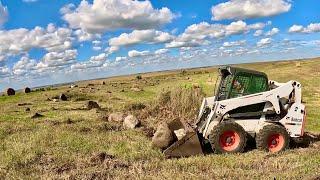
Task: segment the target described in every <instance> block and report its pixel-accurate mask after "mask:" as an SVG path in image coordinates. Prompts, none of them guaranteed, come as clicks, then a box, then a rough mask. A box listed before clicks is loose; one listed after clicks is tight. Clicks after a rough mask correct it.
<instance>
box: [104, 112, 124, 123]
mask: <svg viewBox="0 0 320 180" xmlns="http://www.w3.org/2000/svg"><path fill="white" fill-rule="evenodd" d="M123 118H124V114H123V113H121V112H116V113H111V114H109V117H108V121H113V122H122V121H123Z"/></svg>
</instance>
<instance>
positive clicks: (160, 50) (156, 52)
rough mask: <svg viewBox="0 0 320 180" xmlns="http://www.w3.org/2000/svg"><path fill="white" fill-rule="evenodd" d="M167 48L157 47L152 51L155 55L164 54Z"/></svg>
mask: <svg viewBox="0 0 320 180" xmlns="http://www.w3.org/2000/svg"><path fill="white" fill-rule="evenodd" d="M168 51H169V50H168V49H158V50H156V51H155V52H154V54H156V55H160V54H165V53H167V52H168Z"/></svg>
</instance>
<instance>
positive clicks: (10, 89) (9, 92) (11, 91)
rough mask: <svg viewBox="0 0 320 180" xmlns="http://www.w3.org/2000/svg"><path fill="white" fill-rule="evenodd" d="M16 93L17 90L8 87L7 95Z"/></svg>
mask: <svg viewBox="0 0 320 180" xmlns="http://www.w3.org/2000/svg"><path fill="white" fill-rule="evenodd" d="M15 94H16V91H15V90H14V89H12V88H8V89H7V95H8V96H14V95H15Z"/></svg>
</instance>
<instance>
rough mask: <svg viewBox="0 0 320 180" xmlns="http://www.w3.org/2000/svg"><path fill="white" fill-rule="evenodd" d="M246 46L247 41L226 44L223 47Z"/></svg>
mask: <svg viewBox="0 0 320 180" xmlns="http://www.w3.org/2000/svg"><path fill="white" fill-rule="evenodd" d="M245 44H246V40H241V41H231V42H224V43H223V47H233V46H242V45H245Z"/></svg>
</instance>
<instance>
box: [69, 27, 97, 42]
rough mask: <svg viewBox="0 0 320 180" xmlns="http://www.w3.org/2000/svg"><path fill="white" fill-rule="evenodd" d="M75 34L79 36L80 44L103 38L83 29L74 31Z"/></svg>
mask: <svg viewBox="0 0 320 180" xmlns="http://www.w3.org/2000/svg"><path fill="white" fill-rule="evenodd" d="M74 34H75V35H76V36H77V39H78V41H79V42H83V41H91V40H93V39H97V38H100V37H101V35H99V34H90V33H87V32H84V31H83V30H81V29H78V30H76V31H74Z"/></svg>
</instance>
